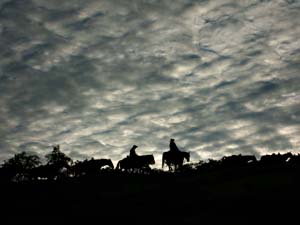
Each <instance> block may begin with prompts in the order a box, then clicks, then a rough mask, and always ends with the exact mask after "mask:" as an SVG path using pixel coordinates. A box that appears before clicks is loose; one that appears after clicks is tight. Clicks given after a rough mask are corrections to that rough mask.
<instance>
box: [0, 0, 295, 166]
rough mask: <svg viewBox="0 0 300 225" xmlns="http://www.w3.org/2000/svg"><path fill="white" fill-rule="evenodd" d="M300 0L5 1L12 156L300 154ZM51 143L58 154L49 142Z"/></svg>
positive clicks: (5, 126) (1, 95)
mask: <svg viewBox="0 0 300 225" xmlns="http://www.w3.org/2000/svg"><path fill="white" fill-rule="evenodd" d="M299 7H300V5H299V2H297V1H282V0H276V1H251V2H247V1H246V2H245V1H243V2H236V1H233V0H226V1H222V2H216V1H192V0H191V1H179V0H178V1H172V4H170V1H167V0H166V1H130V2H129V1H118V0H115V1H106V0H103V1H96V0H88V1H84V2H82V1H72V2H70V1H42V0H26V1H9V0H8V1H2V2H1V3H0V19H1V21H2V23H1V25H0V33H1V43H0V50H1V51H0V52H1V53H0V64H1V69H0V104H1V109H0V112H1V114H0V121H1V126H0V135H1V137H2V138H1V141H0V148H1V149H0V152H1V153H0V159H1V160H4V159H7V158H8V157H10V156H11V155H12V154H14V153H16V152H20V151H21V150H24V149H26V150H30V151H35V152H37V153H39V154H46V153H47V152H49V151H50V150H51V148H50V149H49V146H51V145H52V144H56V143H57V144H61V146H62V150H63V151H65V152H66V153H68V154H70V156H72V157H74V158H76V159H83V158H91V157H97V158H112V159H113V161H114V162H116V161H117V160H119V159H121V158H122V157H125V156H126V155H128V152H129V149H130V147H131V146H132V145H133V144H137V145H139V148H138V149H137V153H138V154H151V153H153V154H155V159H156V161H157V164H158V165H159V166H160V160H161V153H162V151H165V150H167V149H168V141H169V139H170V138H171V137H174V138H175V139H176V141H177V143H178V145H179V146H180V147H181V149H183V150H187V151H191V152H192V160H193V161H197V160H199V159H205V158H208V157H212V158H218V157H222V156H223V155H228V154H238V153H242V154H243V153H245V154H255V155H257V156H259V155H261V154H266V153H271V152H278V151H293V152H298V151H299V150H300V149H299V143H300V139H299V138H300V137H299V135H298V136H297V133H299V131H300V128H299V122H300V120H299V118H300V114H299V109H298V108H299V107H298V102H299V101H298V100H299V98H300V90H299V87H298V85H297V84H298V83H299V78H298V74H299V65H298V61H299V59H300V54H299V49H300V42H299V41H298V39H299V36H300V29H298V27H299V21H300V20H297V17H298V15H299ZM47 146H48V147H47Z"/></svg>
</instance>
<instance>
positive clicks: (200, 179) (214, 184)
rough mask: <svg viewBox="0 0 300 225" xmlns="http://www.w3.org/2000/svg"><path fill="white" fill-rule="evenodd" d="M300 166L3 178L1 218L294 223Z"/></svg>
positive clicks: (8, 221)
mask: <svg viewBox="0 0 300 225" xmlns="http://www.w3.org/2000/svg"><path fill="white" fill-rule="evenodd" d="M299 187H300V172H299V170H295V169H288V168H284V169H282V168H280V169H279V168H272V169H270V168H268V169H257V168H256V169H253V168H252V169H249V168H238V169H237V168H235V169H223V170H214V171H205V172H199V171H196V172H187V173H181V174H170V173H154V174H148V175H137V174H123V173H107V174H106V173H104V174H101V175H99V176H97V177H93V178H89V179H88V178H85V179H81V180H65V181H56V182H47V181H40V182H34V183H33V182H27V183H3V184H1V202H0V203H1V208H0V213H1V219H0V220H1V222H0V223H1V224H74V223H76V224H141V225H142V224H166V225H167V224H187V225H188V224H262V223H266V224H270V223H273V222H280V221H282V222H281V223H282V224H290V223H291V221H293V220H296V221H295V222H293V223H294V224H298V222H299V220H300V218H299V203H300V194H299V191H300V189H299Z"/></svg>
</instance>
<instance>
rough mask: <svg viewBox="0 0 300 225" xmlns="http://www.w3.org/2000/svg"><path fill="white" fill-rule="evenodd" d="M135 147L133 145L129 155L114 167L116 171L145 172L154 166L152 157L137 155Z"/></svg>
mask: <svg viewBox="0 0 300 225" xmlns="http://www.w3.org/2000/svg"><path fill="white" fill-rule="evenodd" d="M137 147H138V146H137V145H133V146H132V148H131V149H130V154H129V156H127V157H126V158H124V159H121V160H120V161H119V162H118V163H117V166H116V169H118V170H125V171H131V172H145V171H148V170H151V168H150V165H152V164H155V160H154V156H153V155H138V154H136V152H135V149H136V148H137Z"/></svg>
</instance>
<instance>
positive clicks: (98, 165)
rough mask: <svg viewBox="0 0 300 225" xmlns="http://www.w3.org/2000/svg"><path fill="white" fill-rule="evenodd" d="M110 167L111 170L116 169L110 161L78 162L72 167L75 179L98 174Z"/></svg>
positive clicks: (91, 160) (92, 160)
mask: <svg viewBox="0 0 300 225" xmlns="http://www.w3.org/2000/svg"><path fill="white" fill-rule="evenodd" d="M105 166H108V168H110V169H114V165H113V163H112V161H111V160H110V159H93V158H92V159H90V160H84V161H78V162H76V163H75V164H74V165H73V166H72V173H73V175H74V176H75V177H78V176H82V175H92V174H94V175H95V174H97V173H99V172H100V170H101V169H102V168H103V167H105Z"/></svg>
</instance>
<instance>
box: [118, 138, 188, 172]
mask: <svg viewBox="0 0 300 225" xmlns="http://www.w3.org/2000/svg"><path fill="white" fill-rule="evenodd" d="M169 147H170V150H169V151H167V152H163V158H162V168H164V165H165V164H166V165H167V166H168V167H169V170H170V171H175V170H177V169H180V168H181V167H182V165H183V162H184V159H185V160H186V161H187V162H189V161H190V153H189V152H184V151H180V150H179V148H178V147H177V145H176V143H175V139H173V138H172V139H171V140H170V145H169ZM137 148H138V146H137V145H133V146H132V148H131V149H130V153H129V156H127V157H126V158H124V159H121V160H120V161H119V162H118V163H117V166H116V169H118V170H125V171H134V172H141V171H147V170H150V169H151V168H150V165H152V164H155V160H154V157H153V155H138V154H137V153H136V149H137Z"/></svg>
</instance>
